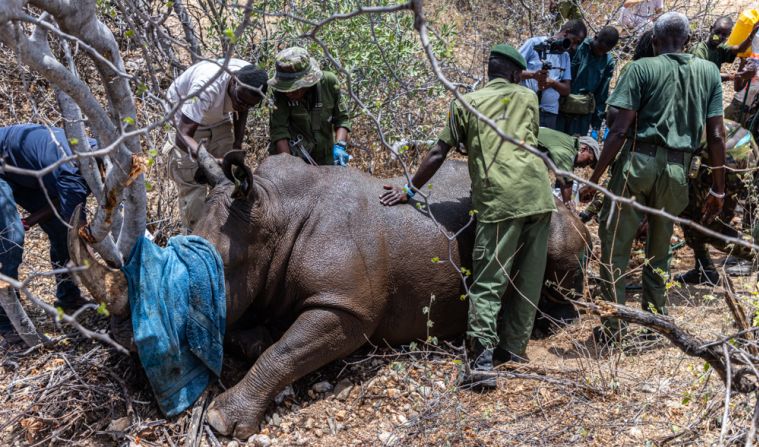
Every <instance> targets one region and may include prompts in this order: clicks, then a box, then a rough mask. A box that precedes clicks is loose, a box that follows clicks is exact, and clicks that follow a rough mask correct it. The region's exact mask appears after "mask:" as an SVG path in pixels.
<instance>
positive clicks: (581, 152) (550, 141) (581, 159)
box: [538, 127, 601, 205]
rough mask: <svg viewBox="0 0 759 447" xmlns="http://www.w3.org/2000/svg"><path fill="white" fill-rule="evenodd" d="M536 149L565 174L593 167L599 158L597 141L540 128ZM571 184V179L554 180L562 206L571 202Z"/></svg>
mask: <svg viewBox="0 0 759 447" xmlns="http://www.w3.org/2000/svg"><path fill="white" fill-rule="evenodd" d="M538 149H541V150H543V151H545V152H546V153H548V156H549V157H551V160H552V161H553V162H554V164H555V165H556V167H557V168H559V169H561V170H562V171H566V172H572V171H573V170H574V168H584V167H586V166H595V164H596V161H598V158H599V157H600V156H601V148H600V146H599V145H598V141H596V140H594V139H593V138H591V137H573V136H570V135H567V134H565V133H564V132H559V131H558V130H553V129H549V128H547V127H541V128H540V131H539V132H538ZM573 184H574V182H573V181H572V180H571V179H566V178H563V177H562V178H557V179H556V187H557V188H559V192H560V194H559V197H560V198H561V200H562V201H563V202H564V204H567V205H568V204H569V203H570V202H571V200H572V185H573Z"/></svg>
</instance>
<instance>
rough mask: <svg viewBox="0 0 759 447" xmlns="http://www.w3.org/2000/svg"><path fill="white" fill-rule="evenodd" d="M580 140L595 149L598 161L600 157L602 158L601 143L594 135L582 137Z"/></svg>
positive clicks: (594, 153)
mask: <svg viewBox="0 0 759 447" xmlns="http://www.w3.org/2000/svg"><path fill="white" fill-rule="evenodd" d="M579 140H580V144H584V145H585V146H588V147H589V148H590V150H591V151H593V155H594V156H595V157H596V162H598V159H599V158H601V145H599V144H598V141H596V139H595V138H593V137H580V138H579Z"/></svg>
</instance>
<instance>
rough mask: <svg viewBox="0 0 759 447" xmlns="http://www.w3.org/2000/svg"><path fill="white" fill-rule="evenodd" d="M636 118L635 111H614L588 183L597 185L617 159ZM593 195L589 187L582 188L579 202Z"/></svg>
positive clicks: (586, 200)
mask: <svg viewBox="0 0 759 447" xmlns="http://www.w3.org/2000/svg"><path fill="white" fill-rule="evenodd" d="M610 109H611V107H610ZM636 116H637V112H636V111H635V110H628V109H618V110H616V111H615V113H614V120H613V124H612V125H611V126H612V127H611V130H610V131H609V136H608V137H606V142H605V143H604V149H603V150H602V151H601V157H599V159H598V163H596V167H595V169H593V174H592V175H591V176H590V179H589V182H590V183H595V184H598V181H599V180H600V179H601V176H602V175H603V174H604V172H606V168H608V167H609V165H610V164H611V162H612V161H614V159H615V158H616V157H617V154H618V153H619V151H620V150H621V149H622V146H623V145H624V143H625V140H626V139H627V131H628V130H629V129H630V127H631V126H632V124H633V122H634V121H635V118H636ZM595 193H596V190H595V189H593V188H592V187H590V186H589V185H585V186H583V187H582V188H581V189H580V201H581V202H583V203H588V202H590V201H591V200H592V199H593V196H594V195H595Z"/></svg>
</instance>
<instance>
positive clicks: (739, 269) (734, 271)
mask: <svg viewBox="0 0 759 447" xmlns="http://www.w3.org/2000/svg"><path fill="white" fill-rule="evenodd" d="M725 273H727V274H728V275H730V276H751V274H752V273H754V263H753V262H751V261H748V260H746V259H735V258H733V260H732V262H730V263H729V264H728V262H725Z"/></svg>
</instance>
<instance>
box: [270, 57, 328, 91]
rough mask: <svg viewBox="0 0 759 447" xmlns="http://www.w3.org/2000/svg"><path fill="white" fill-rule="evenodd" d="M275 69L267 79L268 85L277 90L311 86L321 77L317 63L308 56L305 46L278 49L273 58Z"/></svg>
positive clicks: (293, 89)
mask: <svg viewBox="0 0 759 447" xmlns="http://www.w3.org/2000/svg"><path fill="white" fill-rule="evenodd" d="M275 69H276V72H275V74H274V77H273V78H271V79H269V86H270V87H271V88H272V89H274V90H275V91H278V92H283V93H287V92H294V91H295V90H298V89H301V88H304V87H311V86H314V85H316V83H317V82H319V81H320V80H321V79H322V71H321V70H320V69H319V64H318V63H317V62H316V59H314V58H312V57H311V56H309V54H308V51H306V49H305V48H300V47H291V48H286V49H284V50H282V51H280V52H279V53H278V54H277V57H276V59H275Z"/></svg>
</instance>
